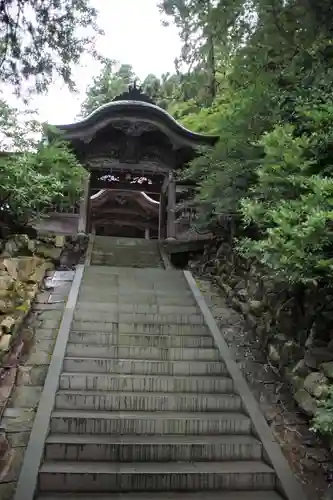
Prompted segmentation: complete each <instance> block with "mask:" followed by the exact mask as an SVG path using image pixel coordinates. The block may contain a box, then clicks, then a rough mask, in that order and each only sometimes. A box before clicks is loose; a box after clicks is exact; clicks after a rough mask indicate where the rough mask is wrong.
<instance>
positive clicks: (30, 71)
mask: <svg viewBox="0 0 333 500" xmlns="http://www.w3.org/2000/svg"><path fill="white" fill-rule="evenodd" d="M96 16H97V13H96V10H95V9H93V8H92V7H91V6H90V2H89V0H45V1H35V0H4V1H1V2H0V33H1V35H0V80H1V81H2V82H6V83H10V84H13V85H14V86H15V88H16V90H17V91H18V92H19V90H20V89H21V86H22V82H23V81H25V80H29V84H30V87H31V88H33V89H34V90H37V92H41V91H44V90H46V89H47V87H48V85H49V84H50V83H51V82H52V81H53V79H54V76H55V75H60V77H61V78H62V79H63V80H64V81H65V82H66V83H67V84H68V85H70V86H71V87H73V86H74V82H73V81H72V78H71V74H72V63H78V62H79V60H80V57H81V54H82V53H83V52H84V51H93V42H94V33H96V32H98V31H99V30H98V28H97V26H96V24H95V21H96Z"/></svg>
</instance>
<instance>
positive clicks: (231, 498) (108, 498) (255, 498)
mask: <svg viewBox="0 0 333 500" xmlns="http://www.w3.org/2000/svg"><path fill="white" fill-rule="evenodd" d="M65 498H66V499H68V500H92V498H91V493H86V494H85V493H82V494H80V493H79V494H74V493H73V494H70V495H68V496H66V497H65ZM36 500H64V495H63V494H62V493H60V494H57V493H53V494H52V493H51V494H49V495H47V494H46V495H38V496H37V499H36ZM93 500H207V492H206V491H197V492H186V491H182V492H179V493H178V492H163V491H162V492H154V493H149V492H143V493H140V492H137V493H112V494H111V495H110V494H108V493H106V494H103V493H101V494H100V495H99V494H98V493H97V494H94V497H93ZM209 500H282V497H281V496H280V495H279V494H278V493H277V491H273V490H270V491H258V490H256V491H223V498H222V496H221V492H214V491H210V492H209Z"/></svg>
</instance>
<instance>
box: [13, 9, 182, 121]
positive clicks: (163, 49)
mask: <svg viewBox="0 0 333 500" xmlns="http://www.w3.org/2000/svg"><path fill="white" fill-rule="evenodd" d="M157 3H158V0H121V1H120V0H91V4H92V5H93V6H94V7H95V8H96V9H97V10H98V11H99V17H98V24H99V25H100V27H101V28H102V29H103V30H104V32H105V35H104V36H101V37H99V38H98V40H97V44H96V48H97V50H98V51H99V52H100V53H101V54H102V55H103V56H105V57H108V58H110V59H114V60H117V61H119V62H120V63H124V64H131V65H132V66H133V69H134V71H135V73H136V74H137V75H138V77H139V78H141V79H143V78H144V77H145V76H146V75H148V74H149V73H153V74H155V75H156V76H161V75H162V74H163V73H167V72H170V73H171V72H173V71H174V60H175V58H176V57H177V56H178V55H179V53H180V50H181V45H180V40H179V37H178V33H177V29H176V27H175V26H169V27H167V28H166V27H163V26H162V24H161V20H162V16H161V14H160V12H159V10H158V8H157ZM99 70H100V65H99V63H98V62H97V61H95V60H93V59H92V58H91V57H88V56H84V57H83V58H82V62H81V65H80V67H76V68H75V69H74V80H75V82H76V85H77V88H78V92H77V93H76V94H72V93H71V92H70V91H69V90H68V89H67V87H66V86H65V85H63V84H62V83H61V82H60V81H56V82H54V84H53V85H51V86H50V88H49V91H48V94H47V95H45V96H34V97H33V98H32V99H31V102H30V104H29V107H30V108H32V109H37V110H38V118H39V119H40V120H41V121H42V122H48V123H51V124H54V125H56V124H65V123H70V122H73V121H76V117H77V115H78V114H79V111H80V105H81V103H82V101H83V100H84V96H85V90H86V88H87V86H88V85H89V84H90V82H91V81H92V78H93V77H94V76H96V75H97V74H98V73H99ZM4 97H5V98H7V99H8V101H9V103H10V104H12V105H16V106H17V105H18V102H17V99H16V98H15V97H14V96H12V95H11V93H10V90H9V89H5V91H4Z"/></svg>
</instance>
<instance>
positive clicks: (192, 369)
mask: <svg viewBox="0 0 333 500" xmlns="http://www.w3.org/2000/svg"><path fill="white" fill-rule="evenodd" d="M63 370H64V371H65V372H76V373H82V372H83V373H85V372H93V373H108V374H113V375H116V374H129V375H144V376H147V375H158V378H156V383H157V381H158V379H161V377H162V376H163V375H173V376H174V377H175V376H181V375H183V376H191V377H195V376H209V375H210V376H214V378H215V377H217V376H221V375H227V371H226V368H225V365H224V363H222V362H221V361H196V362H195V363H193V362H192V361H156V360H147V359H121V358H118V359H110V358H103V357H97V358H96V357H95V358H93V357H83V356H80V357H75V356H66V357H65V358H64V364H63ZM207 378H208V377H207ZM211 378H213V377H211ZM138 380H139V378H138ZM193 380H194V382H193V383H195V384H197V380H196V379H193ZM140 383H141V382H140ZM161 383H163V382H161ZM175 383H176V384H178V382H175ZM179 383H180V384H182V382H179ZM184 383H185V382H184ZM203 383H204V384H205V383H206V382H204V381H203ZM210 386H211V384H210Z"/></svg>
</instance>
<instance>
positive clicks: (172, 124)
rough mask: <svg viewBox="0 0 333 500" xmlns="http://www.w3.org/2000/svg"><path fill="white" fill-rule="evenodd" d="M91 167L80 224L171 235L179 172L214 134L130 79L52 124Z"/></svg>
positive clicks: (87, 228)
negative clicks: (68, 120) (90, 107)
mask: <svg viewBox="0 0 333 500" xmlns="http://www.w3.org/2000/svg"><path fill="white" fill-rule="evenodd" d="M47 137H48V140H52V139H54V138H57V137H59V138H61V139H63V140H66V141H68V142H69V143H70V145H71V148H72V150H73V151H74V153H75V155H76V157H77V158H78V160H79V161H80V162H81V164H82V165H83V166H84V167H85V168H86V170H87V171H88V173H89V175H88V177H87V180H86V185H85V188H84V195H83V199H82V201H81V204H80V208H79V221H78V228H77V230H78V232H83V233H90V232H92V231H94V232H96V234H104V235H118V236H122V235H123V236H134V235H135V236H136V237H138V236H139V237H146V238H147V237H152V238H158V239H160V240H165V239H167V240H173V239H176V237H177V234H176V203H177V187H176V176H177V172H179V170H180V169H181V168H182V167H183V166H184V165H185V164H186V163H187V162H188V161H190V160H191V159H193V158H194V156H195V154H196V150H197V148H198V146H211V145H213V144H214V143H215V142H216V140H217V137H216V136H207V135H202V134H197V133H194V132H191V131H189V130H187V129H185V128H184V127H183V126H182V125H180V124H179V123H177V122H176V121H175V120H174V118H173V117H172V116H171V115H170V114H168V113H167V112H166V111H165V110H163V109H162V108H160V107H158V106H157V105H156V104H155V103H154V102H153V101H152V100H151V99H150V98H149V97H148V96H147V95H145V94H144V93H143V92H142V91H141V89H139V88H137V87H136V86H135V85H134V86H131V87H129V90H128V91H127V92H125V93H123V94H122V95H120V96H118V97H116V98H115V99H114V100H113V101H112V102H110V103H108V104H106V105H104V106H101V107H100V108H98V109H97V110H96V111H94V112H93V113H91V114H90V115H89V116H88V117H87V118H85V119H83V120H81V121H79V122H77V123H72V124H69V125H58V126H51V127H50V128H49V129H48V131H47Z"/></svg>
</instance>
